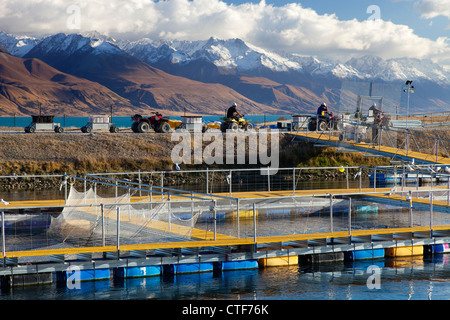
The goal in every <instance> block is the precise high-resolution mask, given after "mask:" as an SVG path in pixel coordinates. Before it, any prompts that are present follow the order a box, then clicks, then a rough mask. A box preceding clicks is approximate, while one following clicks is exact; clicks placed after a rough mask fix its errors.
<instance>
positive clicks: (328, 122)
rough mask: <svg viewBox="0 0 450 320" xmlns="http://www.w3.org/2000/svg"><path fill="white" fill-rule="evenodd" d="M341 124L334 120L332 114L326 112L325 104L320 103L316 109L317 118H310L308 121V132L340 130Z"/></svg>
mask: <svg viewBox="0 0 450 320" xmlns="http://www.w3.org/2000/svg"><path fill="white" fill-rule="evenodd" d="M341 126H342V123H340V122H339V121H338V119H336V118H335V116H334V115H333V113H332V112H330V111H328V107H327V104H326V103H322V104H321V105H320V107H319V108H318V109H317V116H312V117H311V118H310V119H309V123H308V130H309V131H315V130H319V131H324V130H326V129H327V128H333V129H340V127H341Z"/></svg>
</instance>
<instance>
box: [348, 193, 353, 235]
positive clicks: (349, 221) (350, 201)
mask: <svg viewBox="0 0 450 320" xmlns="http://www.w3.org/2000/svg"><path fill="white" fill-rule="evenodd" d="M351 235H352V198H348V236H349V237H351Z"/></svg>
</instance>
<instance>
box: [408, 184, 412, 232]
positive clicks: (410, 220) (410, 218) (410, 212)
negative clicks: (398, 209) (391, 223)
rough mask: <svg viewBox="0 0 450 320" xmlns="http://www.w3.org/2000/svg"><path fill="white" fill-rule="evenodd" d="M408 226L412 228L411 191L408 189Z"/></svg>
mask: <svg viewBox="0 0 450 320" xmlns="http://www.w3.org/2000/svg"><path fill="white" fill-rule="evenodd" d="M408 193H409V226H410V227H411V228H412V226H413V213H412V206H413V201H412V191H411V190H409V192H408Z"/></svg>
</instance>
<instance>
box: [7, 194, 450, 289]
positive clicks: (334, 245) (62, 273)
mask: <svg viewBox="0 0 450 320" xmlns="http://www.w3.org/2000/svg"><path fill="white" fill-rule="evenodd" d="M411 190H416V188H411ZM439 190H440V189H439ZM443 190H444V191H446V190H447V189H443ZM402 191H403V192H406V191H408V190H407V189H406V188H405V189H403V190H402ZM405 195H406V193H403V196H401V195H399V194H398V193H393V192H392V189H390V188H376V189H374V188H363V189H359V188H358V189H355V188H354V189H318V190H288V191H271V192H267V191H257V192H234V193H232V194H231V196H232V197H233V198H231V197H230V198H229V199H232V200H233V199H235V200H237V201H250V202H252V201H253V202H255V201H258V200H262V201H264V200H270V199H273V200H277V201H278V199H283V198H284V199H287V198H295V197H298V198H301V197H325V198H328V197H342V198H345V197H352V198H356V197H364V198H363V199H370V201H373V202H380V203H385V202H386V201H389V203H393V202H395V203H396V205H403V206H406V205H410V201H409V199H408V200H407V199H406V197H405ZM214 196H222V197H225V196H227V197H229V196H230V194H229V193H223V194H214V195H211V198H214ZM112 199H114V198H112ZM146 199H148V196H146V197H132V198H131V199H130V201H132V202H137V201H142V200H146ZM111 201H114V200H111V199H108V202H111ZM166 201H167V199H166ZM181 201H186V196H185V195H184V196H179V197H177V196H172V197H171V198H170V202H171V203H174V204H175V203H176V202H180V203H181ZM192 201H194V202H195V201H196V200H195V199H193V200H192ZM198 201H203V200H198ZM412 201H413V203H414V204H415V205H417V206H420V205H422V206H424V208H426V207H429V206H430V200H428V199H420V198H413V199H412ZM109 204H110V203H109ZM431 204H432V205H433V210H436V211H438V210H442V211H445V212H447V211H446V210H448V209H449V206H448V203H447V202H445V201H438V200H433V202H432V203H431ZM64 205H65V201H64V200H42V201H38V200H36V201H11V203H10V204H9V205H7V206H5V205H3V204H2V205H1V206H0V208H2V209H6V208H7V209H23V208H49V207H52V208H57V207H64ZM108 218H111V219H113V218H114V217H113V216H111V217H108ZM147 227H150V228H155V229H157V230H162V231H169V232H174V233H177V232H178V233H180V234H184V233H186V230H185V228H181V227H180V228H181V229H182V230H178V229H177V228H178V227H174V226H171V230H168V227H169V226H168V224H167V222H164V221H157V222H155V224H153V222H152V224H151V225H150V224H149V225H148V226H147ZM331 230H332V228H331ZM213 236H215V237H216V238H215V240H213ZM449 243H450V225H436V226H435V225H430V226H420V227H406V228H383V229H367V230H352V229H351V227H349V228H348V230H344V231H335V232H322V233H302V234H288V235H274V236H257V234H256V232H255V233H254V235H253V237H252V236H247V237H244V238H241V237H239V235H238V236H228V235H221V234H218V233H214V234H213V233H212V232H211V231H207V230H201V229H196V228H194V229H193V231H192V238H191V240H184V241H170V242H155V243H140V244H119V243H118V244H117V245H104V246H92V247H73V246H70V247H67V248H44V249H35V250H25V251H6V250H5V251H4V254H3V253H0V259H1V261H0V280H1V281H0V282H1V284H2V287H5V286H6V287H7V286H8V285H11V284H12V285H14V283H24V281H25V280H24V279H25V277H26V276H30V277H31V276H33V277H35V278H36V279H43V280H42V281H48V280H49V279H51V278H52V276H48V274H51V275H52V274H56V279H57V281H66V280H67V279H68V278H70V277H71V275H72V273H71V272H72V270H68V268H69V267H76V268H78V270H81V271H85V273H86V274H85V275H84V276H83V277H81V279H83V280H84V281H90V280H100V279H105V278H108V277H110V276H111V274H114V276H117V277H139V276H157V275H164V274H181V273H192V272H217V271H221V272H222V271H227V270H239V269H251V268H266V267H270V266H283V265H298V264H304V263H311V262H323V261H330V260H331V261H339V260H344V259H350V260H358V259H377V258H380V257H381V258H382V257H390V256H405V255H406V256H412V255H421V254H425V253H427V252H432V253H446V252H450V249H449V246H448V244H449ZM36 261H38V262H36ZM36 275H40V276H42V277H41V278H39V277H36ZM17 277H18V278H17ZM53 278H54V277H53ZM14 279H15V280H14ZM21 279H22V280H21ZM83 280H82V281H83ZM21 281H22V282H21ZM39 281H41V280H39Z"/></svg>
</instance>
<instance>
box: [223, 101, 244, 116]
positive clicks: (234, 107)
mask: <svg viewBox="0 0 450 320" xmlns="http://www.w3.org/2000/svg"><path fill="white" fill-rule="evenodd" d="M239 117H241V118H242V117H244V116H243V115H242V114H241V113H240V112H239V111H237V104H236V103H233V105H232V106H231V107H229V108H228V111H227V118H230V119H236V120H237V119H238V118H239Z"/></svg>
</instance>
